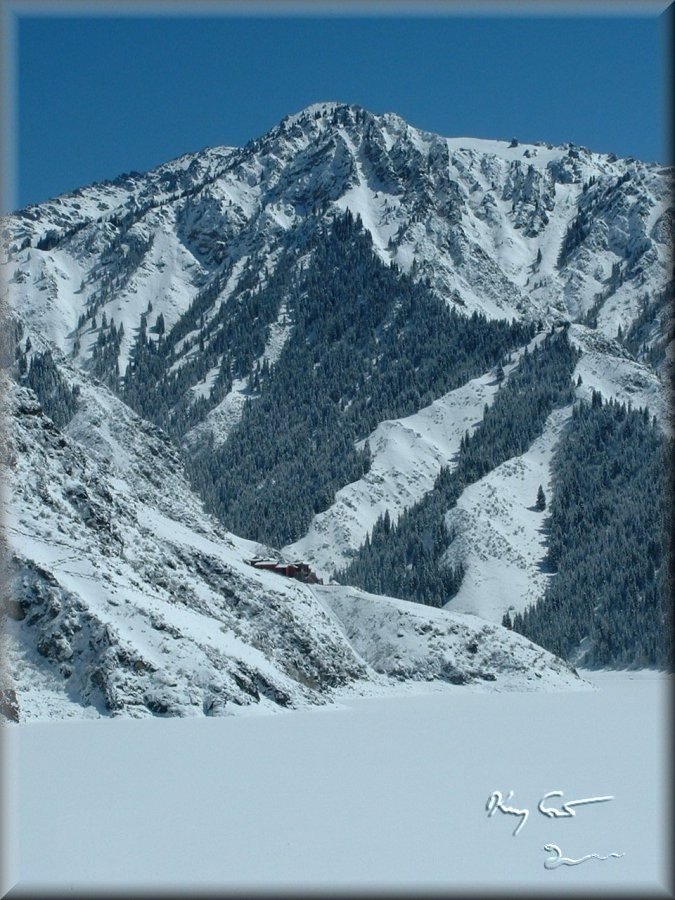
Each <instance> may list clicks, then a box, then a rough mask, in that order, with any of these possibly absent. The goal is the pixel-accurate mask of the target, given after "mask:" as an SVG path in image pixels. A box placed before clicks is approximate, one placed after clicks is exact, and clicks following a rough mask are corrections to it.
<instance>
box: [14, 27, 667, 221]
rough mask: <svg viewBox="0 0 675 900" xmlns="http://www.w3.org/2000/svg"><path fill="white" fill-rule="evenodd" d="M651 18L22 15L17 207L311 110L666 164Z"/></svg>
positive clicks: (662, 78) (662, 53)
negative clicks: (358, 110)
mask: <svg viewBox="0 0 675 900" xmlns="http://www.w3.org/2000/svg"><path fill="white" fill-rule="evenodd" d="M664 30H665V22H664V19H663V17H660V18H659V17H639V18H627V17H626V18H624V17H607V18H592V17H589V16H588V15H586V16H582V17H574V16H567V17H565V18H550V17H546V16H543V17H542V16H538V17H530V18H522V17H521V18H515V17H512V16H507V17H502V18H486V17H475V18H459V17H457V16H433V17H428V18H411V17H410V16H409V15H408V16H402V17H391V16H390V17H388V18H386V17H371V18H364V17H353V18H345V17H341V18H336V17H321V16H319V17H315V18H308V17H286V18H279V17H270V16H267V17H257V18H253V17H251V18H234V17H232V16H221V17H210V18H206V17H199V18H198V17H195V18H190V17H186V16H181V17H168V16H166V15H164V16H160V15H157V16H154V17H148V18H138V17H127V18H121V17H117V18H111V17H100V18H85V17H83V16H68V17H58V16H46V15H42V16H39V17H38V16H28V15H22V16H19V18H18V20H17V29H16V35H17V40H16V44H15V53H16V67H17V77H16V82H15V85H16V94H15V97H16V100H15V102H16V104H17V123H18V147H17V168H18V179H17V185H16V197H15V202H16V203H17V204H18V205H19V206H23V205H25V204H27V203H30V202H36V201H40V200H44V199H46V198H48V197H52V196H55V195H56V194H58V193H61V192H63V191H66V190H70V189H72V188H75V187H77V186H80V185H84V184H88V183H91V182H92V181H98V180H101V179H104V178H114V177H115V176H116V175H118V174H120V173H121V172H124V171H129V170H132V169H136V170H139V171H144V170H146V169H148V168H151V167H152V166H154V165H158V164H159V163H162V162H165V161H166V160H168V159H171V158H172V157H175V156H178V155H179V154H181V153H184V152H187V151H191V150H198V149H200V148H202V147H205V146H211V145H216V144H230V145H243V144H245V143H246V142H247V141H248V140H249V139H251V138H254V137H257V136H259V135H261V134H263V133H264V132H265V131H266V130H267V129H268V128H270V127H272V126H273V125H275V124H276V123H277V122H278V121H279V120H280V119H281V118H283V116H284V115H286V114H288V113H292V112H297V111H298V110H300V109H302V108H303V107H304V106H307V105H308V104H310V103H314V102H317V101H320V100H340V101H346V102H349V103H358V104H360V105H361V106H364V107H366V108H367V109H369V110H371V111H372V112H396V113H398V114H399V115H401V116H403V117H404V118H405V119H406V120H408V121H409V122H410V123H411V124H413V125H416V126H418V127H421V128H425V129H427V130H430V131H435V132H438V133H440V134H443V135H448V136H449V135H462V136H465V135H472V136H477V137H489V138H506V139H510V138H511V137H514V136H515V137H517V138H519V139H520V140H523V141H536V140H543V141H550V142H552V143H562V142H565V141H574V142H575V143H578V144H581V145H583V146H586V147H589V148H590V149H592V150H599V151H606V152H610V151H612V152H615V153H617V154H619V155H624V156H635V157H637V158H641V159H646V160H659V161H667V152H668V151H667V149H666V138H667V134H666V97H665V91H666V72H665V66H666V61H667V55H666V46H665V41H664V34H663V33H664Z"/></svg>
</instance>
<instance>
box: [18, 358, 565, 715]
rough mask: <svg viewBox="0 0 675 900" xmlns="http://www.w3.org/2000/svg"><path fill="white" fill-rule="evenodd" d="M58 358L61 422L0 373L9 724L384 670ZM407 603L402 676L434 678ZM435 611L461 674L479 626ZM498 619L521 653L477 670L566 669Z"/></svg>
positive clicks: (264, 693)
mask: <svg viewBox="0 0 675 900" xmlns="http://www.w3.org/2000/svg"><path fill="white" fill-rule="evenodd" d="M61 372H62V374H63V375H64V376H65V377H67V378H68V379H69V380H70V383H71V384H78V385H79V386H80V389H81V394H80V399H81V405H80V410H79V411H78V412H77V413H76V415H75V417H74V418H73V419H72V420H71V422H70V423H69V424H68V426H67V427H66V428H65V429H64V430H61V429H59V428H58V427H57V426H56V425H55V424H54V423H53V422H52V420H51V419H49V417H48V416H46V415H45V414H44V412H43V410H42V409H41V407H40V405H39V403H37V401H36V398H35V395H34V394H32V392H31V391H30V390H28V389H27V388H23V387H19V386H18V385H16V384H15V383H13V382H8V381H7V380H4V383H3V391H4V393H5V394H6V399H7V402H8V414H9V415H10V417H11V429H10V433H9V435H8V443H7V447H6V451H5V460H6V478H5V483H6V485H7V489H8V491H7V495H6V497H5V504H6V505H5V514H4V522H5V531H6V537H7V542H8V548H9V552H10V554H11V557H12V563H13V567H12V571H11V585H12V590H11V596H12V602H11V603H10V605H9V612H10V618H9V620H8V623H7V629H6V632H7V633H6V635H5V637H6V646H5V653H4V656H5V658H6V659H7V665H8V669H9V674H10V677H11V681H12V683H13V686H14V687H15V689H16V692H17V696H18V702H19V710H20V716H21V719H22V720H29V719H42V718H62V717H72V716H74V717H99V716H108V715H130V716H136V717H143V716H149V715H161V716H165V715H179V716H203V715H207V716H210V715H229V714H238V713H240V712H246V711H247V710H248V709H249V708H250V707H252V706H253V707H259V708H261V709H268V710H270V711H277V710H279V709H280V708H284V707H303V706H307V705H313V704H317V703H319V704H320V703H324V702H326V701H327V700H328V699H329V698H330V696H331V693H332V691H333V690H334V689H335V688H337V687H339V686H341V685H346V684H352V685H354V686H356V685H357V684H360V683H363V684H364V685H366V686H367V685H369V684H377V685H380V684H385V685H386V684H387V683H388V678H389V676H390V674H391V673H389V672H388V671H386V670H382V668H381V667H379V668H378V667H377V666H375V665H373V664H372V663H371V662H370V661H369V660H368V659H367V658H364V657H363V655H362V653H361V650H360V649H359V641H358V640H355V639H353V638H352V637H349V636H347V635H346V633H345V630H344V627H343V625H342V623H341V621H340V620H339V619H336V617H335V615H334V614H333V613H331V611H330V610H329V609H327V608H326V607H325V606H324V604H323V603H322V602H320V601H319V600H318V599H317V597H316V595H315V594H314V593H313V591H312V589H311V588H309V587H308V586H305V585H302V584H300V583H299V582H296V581H293V580H291V579H286V578H283V577H281V576H279V575H276V574H274V573H271V572H264V571H259V570H255V569H253V568H252V567H251V566H249V565H248V564H247V562H246V561H247V559H250V558H251V557H252V556H254V555H256V554H257V553H259V552H260V550H261V548H260V547H258V546H257V545H255V544H252V543H251V542H249V541H244V540H242V539H240V538H237V537H235V536H233V535H231V534H229V533H228V532H227V531H225V529H224V528H223V527H222V526H221V525H219V524H218V523H217V522H216V521H214V520H213V519H212V518H211V517H209V516H208V515H207V514H206V513H205V512H204V509H203V507H202V505H201V503H200V501H199V500H198V499H197V497H196V496H195V495H194V494H193V493H192V492H191V491H190V489H189V487H188V485H187V483H186V481H185V479H184V476H183V474H182V468H181V461H180V458H179V456H178V453H177V451H176V450H175V449H174V448H173V447H172V445H171V444H170V442H169V441H168V439H167V438H166V437H165V436H164V435H163V433H162V432H161V431H160V430H159V429H157V428H155V427H154V426H151V425H148V423H145V422H143V420H141V419H139V418H138V417H137V416H136V415H135V414H134V413H132V412H131V410H129V409H128V407H126V406H125V405H124V404H123V403H121V401H119V400H118V399H117V398H115V397H114V396H113V395H112V394H111V393H110V392H109V391H108V390H107V389H105V388H104V387H103V386H101V385H96V384H94V383H92V382H90V381H88V380H87V379H84V378H83V377H82V376H81V375H80V374H79V373H78V372H77V370H76V369H74V368H73V367H71V366H69V365H68V364H67V363H65V362H63V361H62V369H61ZM262 549H264V548H262ZM379 602H381V603H382V604H383V609H384V610H387V609H390V608H391V607H390V605H388V601H387V600H386V599H385V598H379ZM420 614H424V611H421V612H420V613H417V612H415V614H414V615H413V616H412V618H410V620H409V624H408V625H406V626H404V627H405V628H406V629H407V628H408V627H409V628H410V629H411V634H412V637H411V640H413V643H414V648H412V649H411V650H410V656H411V659H410V661H409V663H408V665H407V670H408V674H407V675H406V676H405V677H406V678H408V679H410V678H415V677H418V675H419V673H420V672H423V671H425V670H426V668H425V664H424V662H423V660H424V658H425V657H429V666H428V671H429V672H430V673H431V675H432V677H433V678H435V679H437V680H440V681H443V680H447V678H448V677H450V675H449V674H448V672H449V670H448V671H445V670H439V669H438V668H437V667H435V662H434V659H432V657H434V656H435V654H437V651H438V649H439V647H438V646H435V647H431V646H427V645H426V643H425V642H424V641H423V640H421V639H418V638H417V637H415V634H417V627H416V626H417V619H416V618H415V616H419V615H420ZM430 614H431V612H430ZM437 615H438V614H437V613H436V616H437ZM442 615H445V616H446V617H447V621H448V623H449V625H453V628H450V627H449V628H448V630H446V632H445V636H444V637H442V638H441V642H440V645H441V649H442V650H443V652H444V653H446V655H448V658H453V657H455V656H457V660H456V666H455V667H454V668H453V671H452V673H450V674H452V675H453V677H454V675H455V674H456V673H457V672H459V673H461V674H462V677H463V678H464V680H466V681H467V682H468V681H472V680H475V679H476V678H477V677H478V676H475V675H474V674H473V673H472V671H469V670H470V669H473V661H472V660H469V659H465V658H464V657H463V656H462V654H461V653H460V652H459V643H460V642H462V641H466V640H472V639H473V638H472V635H474V633H475V635H476V639H478V638H477V635H478V632H480V631H481V628H482V623H481V622H479V621H478V620H476V621H474V622H473V623H470V624H469V625H468V626H467V627H462V628H461V629H460V632H455V630H454V624H453V623H454V619H453V616H452V615H451V614H442ZM384 618H385V619H386V613H385V614H384ZM363 627H364V628H368V629H370V626H369V625H366V624H364V626H363ZM500 631H501V632H502V634H501V638H500V640H502V641H503V642H505V644H504V646H505V647H506V648H508V654H509V655H510V656H513V657H514V658H517V659H521V658H522V660H523V662H522V665H521V666H520V668H519V669H514V668H513V667H510V666H506V665H504V666H502V667H501V668H500V665H499V661H495V662H494V664H493V665H492V668H491V669H490V672H491V673H492V676H494V677H497V676H500V677H501V675H503V676H504V679H505V683H506V684H510V685H511V686H512V687H517V686H524V685H525V684H526V682H527V679H526V678H525V676H524V672H525V669H526V668H527V667H528V665H529V663H526V662H525V661H526V660H530V661H532V670H533V672H534V673H538V675H539V677H540V678H542V677H543V679H544V680H543V682H542V684H543V683H546V684H547V686H549V687H558V688H565V687H567V686H569V685H574V684H577V683H578V682H579V679H578V677H577V676H576V675H575V674H574V673H573V672H572V671H571V670H570V669H569V668H568V667H567V666H565V665H563V664H561V663H559V661H557V660H556V659H555V658H553V657H551V656H550V655H548V654H543V655H542V654H535V655H534V657H533V653H534V651H533V648H532V645H530V644H529V643H528V642H523V641H522V639H519V638H517V637H516V636H514V635H511V634H510V633H509V632H507V631H503V630H501V629H500ZM370 640H374V641H375V642H376V643H377V642H378V640H379V637H378V635H377V634H370ZM382 640H383V641H384V643H385V644H386V642H387V641H388V638H387V637H386V636H385V632H384V630H383V632H382ZM415 642H417V643H415ZM436 643H438V642H436ZM413 650H414V652H413ZM383 652H385V651H383ZM535 657H536V658H535ZM502 670H503V671H502ZM549 670H550V671H549ZM416 672H417V673H418V675H416V674H415V673H416ZM399 676H400V673H399V675H397V676H395V677H397V678H398V677H399Z"/></svg>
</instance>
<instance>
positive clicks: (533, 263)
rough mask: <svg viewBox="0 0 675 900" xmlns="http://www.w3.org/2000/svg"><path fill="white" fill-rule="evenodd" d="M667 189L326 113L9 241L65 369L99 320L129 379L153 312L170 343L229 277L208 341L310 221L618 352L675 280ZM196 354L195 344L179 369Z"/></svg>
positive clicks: (24, 288)
mask: <svg viewBox="0 0 675 900" xmlns="http://www.w3.org/2000/svg"><path fill="white" fill-rule="evenodd" d="M670 189H671V177H670V170H668V169H664V168H663V167H662V166H660V165H657V164H655V163H644V162H640V161H638V160H635V159H620V158H616V157H615V156H614V155H611V154H610V155H607V154H599V153H592V152H591V151H589V150H587V149H586V148H584V147H577V146H574V145H572V144H567V145H564V146H558V147H553V146H550V145H548V144H543V143H542V144H520V143H517V142H515V141H512V142H511V143H510V144H509V143H507V142H504V141H489V140H477V139H468V138H466V139H465V138H443V137H440V136H438V135H434V134H430V133H427V132H423V131H419V130H418V129H415V128H413V127H411V126H410V125H408V124H407V123H406V122H404V121H403V120H402V119H401V118H399V117H398V116H396V115H392V114H387V115H381V116H376V115H372V114H371V113H369V112H367V111H365V110H363V109H360V108H358V107H354V106H347V105H344V104H338V103H325V104H318V105H315V106H311V107H309V108H307V109H306V110H304V111H303V112H301V113H299V114H296V115H293V116H289V117H287V118H286V119H284V120H283V121H282V122H281V123H280V125H279V126H277V127H276V128H274V129H272V130H271V131H270V132H269V133H267V134H266V135H264V136H263V137H261V138H259V139H257V140H255V141H252V142H251V143H250V144H248V145H247V146H246V147H244V148H243V149H232V148H214V149H210V150H205V151H202V152H201V153H196V154H187V155H185V156H183V157H180V158H179V159H177V160H174V161H172V162H170V163H167V164H165V165H163V166H160V167H159V168H157V169H155V170H153V171H152V172H150V173H148V174H147V175H140V174H139V173H130V174H128V175H125V176H120V177H119V178H118V179H116V180H115V181H114V182H111V183H103V184H99V185H93V186H90V187H86V188H82V189H80V190H77V191H74V192H72V193H70V194H65V195H62V196H61V197H58V198H56V199H54V200H53V201H50V202H46V203H42V204H38V205H34V206H30V207H27V208H26V209H24V210H21V211H20V212H18V213H16V214H15V215H14V216H11V217H9V218H8V219H7V220H6V222H5V227H4V231H3V238H4V246H5V247H6V248H7V250H8V253H9V259H10V263H9V266H8V269H7V271H8V273H9V281H10V296H11V300H12V302H13V304H14V305H15V307H16V308H17V309H20V310H21V311H22V314H23V315H24V317H25V319H26V321H27V323H28V325H29V326H30V327H32V328H35V329H36V330H42V331H43V332H45V334H46V335H47V336H48V337H49V338H50V340H52V341H54V343H55V344H56V345H57V346H59V347H60V348H61V349H62V350H63V351H64V352H65V353H71V352H73V349H74V347H76V346H77V350H76V352H75V357H76V359H77V360H78V361H79V362H81V363H82V364H84V365H86V364H87V363H88V362H90V360H91V354H92V349H93V347H94V345H95V339H96V337H97V334H98V329H97V328H95V327H92V315H90V313H91V312H92V311H93V308H94V306H95V307H96V311H97V312H98V316H99V319H100V316H101V315H102V314H103V313H104V312H105V313H106V316H107V318H108V320H110V319H114V321H115V322H116V323H117V324H118V325H119V324H124V329H125V333H124V337H123V340H122V342H121V352H120V359H119V363H120V371H121V373H122V374H124V371H125V369H126V363H127V359H128V355H129V351H130V349H131V346H132V343H133V339H134V329H137V328H138V327H139V325H140V317H141V314H142V313H144V312H145V311H146V310H147V307H148V302H151V303H152V311H151V313H150V314H149V315H148V326H149V327H150V328H151V327H152V325H153V324H154V323H155V322H156V320H157V318H158V317H159V316H160V314H161V315H162V316H163V317H164V323H165V327H166V329H170V328H171V327H172V326H173V325H174V324H175V323H176V322H177V321H179V320H180V318H181V316H183V315H184V313H185V312H186V310H187V308H188V306H189V304H190V303H191V302H192V301H193V300H194V299H195V297H196V296H197V295H198V293H199V292H200V291H203V288H204V286H205V284H214V276H215V275H216V274H218V275H220V276H221V283H220V284H219V285H218V287H220V288H221V289H220V290H219V291H217V293H216V292H215V291H214V296H213V297H211V298H210V299H211V302H210V303H207V302H203V303H202V308H201V310H200V313H201V315H203V317H204V324H205V325H207V324H208V320H209V319H210V318H211V317H213V315H214V314H215V312H216V311H217V310H218V308H219V307H220V306H221V305H222V304H223V303H225V302H228V300H229V298H231V297H232V296H236V294H237V290H238V285H241V283H242V281H245V280H247V281H248V285H247V286H248V287H249V288H253V287H255V286H256V285H257V284H259V283H260V282H261V281H262V280H264V279H265V277H266V276H267V274H268V273H269V271H270V269H271V268H273V267H274V265H275V261H276V259H277V256H278V249H279V246H280V244H281V243H282V241H283V239H284V237H285V236H286V235H288V233H289V232H292V233H294V234H295V235H296V240H297V242H298V243H300V242H301V238H302V230H303V226H304V225H305V223H306V222H307V221H308V220H310V219H311V215H312V213H317V212H320V213H321V214H322V215H323V216H330V215H331V214H332V213H334V212H335V210H345V209H350V210H351V211H352V212H353V213H354V214H355V215H356V214H359V215H360V216H361V220H362V222H363V225H364V227H365V228H366V229H367V230H368V231H369V232H370V234H371V235H372V238H373V248H374V251H375V252H376V253H377V254H378V255H379V257H380V258H381V259H382V260H383V261H384V262H385V263H387V264H390V263H396V264H397V265H398V266H399V267H400V268H401V269H403V270H404V271H409V270H411V269H412V268H413V266H414V270H415V277H417V278H420V279H424V278H429V279H430V281H431V284H432V286H433V288H434V290H436V291H437V292H438V293H439V294H440V295H441V296H442V297H443V298H444V299H445V300H446V301H447V302H449V303H453V304H455V305H457V306H458V307H459V308H460V309H462V310H464V311H466V312H467V313H468V312H471V311H473V310H479V311H482V312H484V313H485V314H486V315H488V316H491V317H499V318H511V317H514V316H526V317H530V318H535V319H538V318H541V319H542V320H543V321H544V323H545V324H546V323H547V322H550V321H552V320H553V319H554V318H555V317H559V316H564V317H567V318H569V319H572V320H580V319H581V318H583V317H584V316H587V315H591V316H592V317H593V319H594V321H596V322H597V329H598V330H599V331H600V333H602V334H603V335H604V336H605V337H607V338H609V339H614V338H616V336H617V331H618V329H619V327H620V328H621V330H622V334H623V335H624V336H626V335H627V333H628V332H629V330H630V328H631V325H632V324H633V323H635V321H636V320H637V319H638V317H639V314H640V311H641V309H642V306H643V305H644V304H650V303H655V302H658V298H659V296H660V293H661V292H662V291H663V290H664V289H665V288H666V286H667V284H668V283H669V280H670V278H671V275H672V273H671V261H670V255H669V253H670V238H671V232H672V223H673V209H672V205H671V198H670ZM311 221H312V226H314V221H313V220H311ZM256 258H257V264H256V268H255V269H254V270H252V265H251V262H252V260H254V259H256ZM261 259H263V260H264V263H265V265H263V266H260V265H259V262H260V260H261ZM239 290H240V288H239ZM665 306H666V300H665V298H663V299H662V300H661V305H660V308H661V309H662V308H663V307H665ZM83 314H84V315H85V324H84V325H83V326H80V327H79V328H78V321H79V319H80V316H81V315H83ZM207 334H208V331H204V336H207ZM661 336H662V335H661ZM656 337H657V336H656V335H654V334H651V335H649V336H648V340H647V344H648V346H651V344H652V343H653V342H654V340H655V339H656ZM193 343H194V342H191V341H190V340H189V338H187V337H186V341H185V344H186V345H187V344H193ZM189 355H190V349H189V347H187V346H183V347H182V348H180V349H179V350H178V351H177V354H176V357H177V361H179V360H181V359H182V358H184V357H189Z"/></svg>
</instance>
